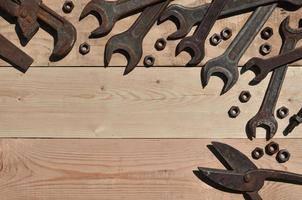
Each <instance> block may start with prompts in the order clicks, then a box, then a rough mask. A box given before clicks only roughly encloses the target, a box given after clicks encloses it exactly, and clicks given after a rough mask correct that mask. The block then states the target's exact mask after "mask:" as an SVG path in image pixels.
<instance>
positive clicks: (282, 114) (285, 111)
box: [277, 106, 289, 119]
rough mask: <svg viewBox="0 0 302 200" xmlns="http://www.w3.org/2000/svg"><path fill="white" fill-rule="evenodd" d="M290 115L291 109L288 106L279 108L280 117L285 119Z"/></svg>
mask: <svg viewBox="0 0 302 200" xmlns="http://www.w3.org/2000/svg"><path fill="white" fill-rule="evenodd" d="M288 115H289V109H288V108H286V107H285V106H283V107H281V108H279V109H278V110H277V116H278V118H279V119H284V118H286V117H287V116H288Z"/></svg>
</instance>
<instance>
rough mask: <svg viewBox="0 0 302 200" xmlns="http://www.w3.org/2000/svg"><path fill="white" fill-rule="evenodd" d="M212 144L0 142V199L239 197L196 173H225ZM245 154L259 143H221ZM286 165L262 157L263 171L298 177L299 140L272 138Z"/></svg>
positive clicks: (270, 192)
mask: <svg viewBox="0 0 302 200" xmlns="http://www.w3.org/2000/svg"><path fill="white" fill-rule="evenodd" d="M210 142H211V140H208V139H206V140H175V139H173V140H155V139H153V140H95V139H94V140H38V139H35V140H21V139H2V140H1V143H0V145H1V146H0V150H1V160H0V161H1V170H0V174H1V179H0V195H1V199H2V200H11V199H14V200H24V199H43V200H53V199H56V200H66V199H73V200H82V199H83V200H84V199H85V200H86V199H89V200H94V199H95V200H97V199H98V200H99V199H106V200H117V199H145V200H151V199H152V200H153V199H162V200H170V199H171V200H172V199H173V200H184V199H186V200H200V199H206V200H210V199H211V200H216V199H217V200H218V199H225V200H231V199H243V197H242V195H240V194H230V193H225V192H221V191H218V190H216V189H214V188H212V187H210V186H208V185H206V184H204V183H203V182H201V181H200V180H199V179H198V178H197V177H196V176H195V175H194V174H193V170H196V169H197V167H198V166H204V167H213V168H221V169H224V167H223V166H222V165H221V164H220V162H219V161H218V160H217V159H216V157H215V156H214V155H213V154H212V153H211V152H210V151H209V150H208V149H207V147H206V145H208V144H210ZM221 142H225V143H227V144H230V145H232V146H234V147H235V148H238V149H239V150H240V151H242V152H243V153H245V154H246V155H250V152H251V151H252V150H253V149H254V148H255V146H259V147H264V146H265V144H266V143H265V141H264V140H257V141H254V142H248V141H247V140H245V139H243V140H223V141H221ZM277 142H279V144H280V146H281V148H285V147H287V148H288V150H289V151H290V152H291V155H292V157H291V160H290V161H289V162H288V163H286V164H278V163H277V162H276V160H275V158H274V157H273V156H272V157H270V156H267V155H265V156H264V157H263V158H262V159H261V160H260V161H257V162H256V161H255V163H256V164H257V166H258V167H260V168H269V169H276V170H284V171H290V172H295V173H302V168H301V164H302V159H301V158H302V154H301V152H302V146H301V142H302V141H301V140H277ZM260 195H261V196H262V197H263V199H266V200H272V199H279V200H286V199H293V200H295V199H297V200H298V199H300V198H301V195H302V190H301V186H298V185H290V184H285V183H275V182H266V184H265V186H264V188H263V189H262V190H261V191H260Z"/></svg>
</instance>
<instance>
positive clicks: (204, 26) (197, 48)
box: [176, 0, 230, 66]
mask: <svg viewBox="0 0 302 200" xmlns="http://www.w3.org/2000/svg"><path fill="white" fill-rule="evenodd" d="M229 1H230V0H213V1H212V3H211V5H210V6H209V9H208V11H207V13H206V15H205V17H204V18H203V20H202V22H201V23H200V25H199V26H198V28H197V30H196V31H195V33H194V35H193V36H190V37H186V38H184V39H182V40H181V41H180V43H179V44H178V45H177V47H176V56H178V55H179V54H180V53H181V52H182V51H186V52H188V53H189V54H190V55H191V57H192V59H191V61H189V62H188V64H187V65H188V66H196V65H198V64H199V63H200V62H201V61H202V60H203V58H204V56H205V41H206V39H207V37H208V35H209V33H210V31H211V29H212V27H213V26H214V24H215V22H216V20H217V18H218V16H219V15H220V13H221V11H222V9H223V8H224V6H225V5H226V4H227V3H228V2H229Z"/></svg>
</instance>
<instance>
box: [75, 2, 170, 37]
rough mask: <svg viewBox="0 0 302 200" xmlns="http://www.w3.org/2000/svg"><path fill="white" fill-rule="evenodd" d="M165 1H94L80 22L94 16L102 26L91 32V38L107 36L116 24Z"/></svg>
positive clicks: (84, 12) (83, 12)
mask: <svg viewBox="0 0 302 200" xmlns="http://www.w3.org/2000/svg"><path fill="white" fill-rule="evenodd" d="M163 1H165V0H118V1H107V0H92V1H90V2H89V3H88V4H87V5H86V6H85V8H84V10H83V11H82V13H81V16H80V20H82V19H84V18H85V17H87V16H88V15H89V14H94V15H95V16H96V17H97V18H98V20H99V24H100V26H99V27H98V28H97V29H95V30H94V31H92V32H91V35H90V37H91V38H97V37H102V36H105V35H107V34H108V33H109V32H110V31H111V30H112V28H113V26H114V24H115V23H116V22H117V21H118V20H120V19H123V18H125V17H127V16H129V15H132V14H136V13H138V12H140V11H142V10H143V9H145V8H147V7H148V6H151V5H153V4H156V3H160V2H163Z"/></svg>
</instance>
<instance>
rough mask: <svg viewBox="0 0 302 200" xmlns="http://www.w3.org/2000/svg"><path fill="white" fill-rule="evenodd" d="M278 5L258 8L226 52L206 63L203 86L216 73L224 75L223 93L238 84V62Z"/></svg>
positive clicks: (202, 74) (202, 76) (202, 73)
mask: <svg viewBox="0 0 302 200" xmlns="http://www.w3.org/2000/svg"><path fill="white" fill-rule="evenodd" d="M276 7H277V4H272V5H266V6H262V7H259V8H257V10H256V11H255V12H254V13H253V14H252V16H251V17H250V18H249V19H248V21H247V22H246V24H245V25H244V27H243V28H242V29H241V31H240V32H239V33H238V35H237V36H236V38H235V39H234V41H233V42H232V43H231V45H230V46H229V47H228V49H227V50H226V51H225V53H224V54H222V55H221V56H219V57H217V58H214V59H212V60H210V61H208V62H207V63H206V65H205V66H204V68H203V70H202V72H201V80H202V85H203V87H206V86H207V85H208V83H209V80H210V77H211V76H212V75H216V74H219V75H223V80H224V87H223V89H222V92H221V95H222V94H225V93H226V92H228V91H229V90H230V89H231V88H232V87H233V86H234V85H235V84H236V82H237V81H238V78H239V72H238V63H239V61H240V59H241V57H242V56H243V54H244V53H245V51H246V50H247V49H248V47H249V46H250V44H251V43H252V42H253V40H254V39H255V37H256V36H257V34H258V33H259V31H260V30H261V28H262V27H263V25H264V24H265V22H266V21H267V20H268V18H269V17H270V16H271V14H272V12H273V11H274V9H275V8H276Z"/></svg>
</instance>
